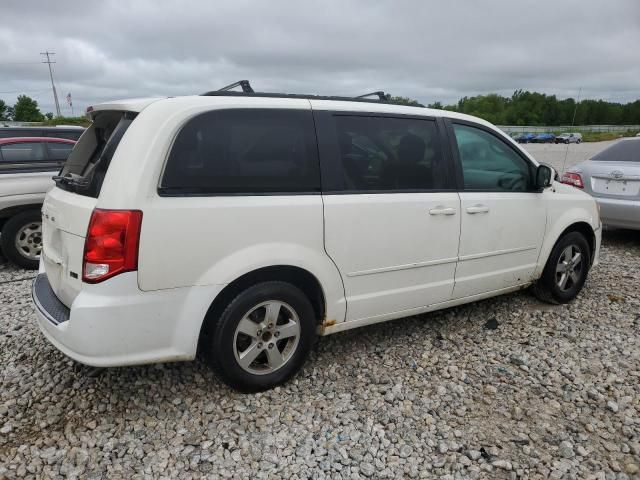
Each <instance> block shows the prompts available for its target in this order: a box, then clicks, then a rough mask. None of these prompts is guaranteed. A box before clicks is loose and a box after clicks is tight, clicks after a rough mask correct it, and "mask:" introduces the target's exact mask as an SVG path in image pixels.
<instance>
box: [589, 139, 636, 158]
mask: <svg viewBox="0 0 640 480" xmlns="http://www.w3.org/2000/svg"><path fill="white" fill-rule="evenodd" d="M591 160H597V161H599V162H603V161H604V162H640V140H635V139H634V140H619V141H617V142H616V143H614V144H613V145H611V146H610V147H608V148H605V149H604V150H602V151H601V152H599V153H597V154H596V155H595V156H594V157H592V158H591Z"/></svg>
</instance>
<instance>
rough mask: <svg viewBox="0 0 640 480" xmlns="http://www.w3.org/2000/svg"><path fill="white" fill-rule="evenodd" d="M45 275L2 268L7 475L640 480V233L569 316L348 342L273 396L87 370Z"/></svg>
mask: <svg viewBox="0 0 640 480" xmlns="http://www.w3.org/2000/svg"><path fill="white" fill-rule="evenodd" d="M536 147H538V146H536ZM539 147H547V146H539ZM550 147H555V146H550ZM573 147H574V145H571V146H570V148H573ZM32 276H33V272H27V271H24V270H18V269H14V268H12V267H10V266H8V265H6V264H0V478H22V477H28V478H62V477H69V478H92V479H99V478H105V479H106V478H109V479H114V478H115V479H117V478H122V479H130V478H147V477H165V478H202V477H206V478H238V479H245V478H294V479H295V478H299V479H302V478H317V479H321V478H338V479H339V478H344V479H346V478H367V477H369V478H403V477H405V478H407V477H408V478H444V479H466V478H497V479H502V478H505V479H516V478H568V479H588V478H594V479H605V478H606V479H609V478H611V479H614V478H615V479H627V478H640V473H639V468H640V415H639V414H640V340H639V334H640V232H630V231H609V232H605V235H604V241H603V248H602V253H601V265H600V266H598V267H597V268H596V269H594V270H593V271H592V272H591V274H590V277H589V280H588V282H587V285H586V287H585V289H584V291H583V293H582V294H581V295H580V296H579V298H578V299H577V300H576V301H574V302H573V303H571V304H569V305H565V306H550V305H546V304H541V303H540V302H538V301H537V300H536V299H535V298H534V297H533V296H531V295H530V294H529V293H527V292H520V293H516V294H511V295H506V296H502V297H498V298H494V299H490V300H486V301H483V302H479V303H476V304H471V305H467V306H463V307H458V308H453V309H449V310H446V311H442V312H434V313H431V314H427V315H421V316H416V317H412V318H409V319H403V320H397V321H395V322H390V323H385V324H378V325H374V326H370V327H365V328H362V329H357V330H353V331H350V332H345V333H341V334H336V335H333V336H330V337H326V338H324V339H322V340H321V341H320V342H319V344H318V346H317V348H316V349H315V350H314V352H313V353H312V355H311V358H310V361H309V362H308V363H307V364H306V366H305V367H304V369H303V370H302V372H301V373H300V374H299V375H298V376H297V377H295V378H294V380H293V381H291V382H290V383H288V384H287V385H285V386H283V387H280V388H277V389H275V390H272V391H269V392H265V393H260V394H256V395H242V394H238V393H236V392H234V391H231V390H229V389H228V388H227V387H226V386H224V385H223V384H222V383H221V382H220V381H219V380H218V379H217V378H216V377H215V376H214V375H213V374H212V373H211V372H210V370H209V369H208V368H207V367H206V366H205V365H204V364H202V363H200V362H192V363H181V364H163V365H153V366H147V367H135V368H133V367H132V368H118V369H106V370H96V369H92V368H89V367H86V366H82V365H79V364H76V363H74V362H73V361H71V360H69V359H67V358H66V357H65V356H64V355H62V354H61V353H59V352H58V351H57V350H56V349H55V348H54V347H52V346H51V345H49V343H48V342H47V341H46V340H45V339H44V338H43V337H42V335H41V334H40V332H39V331H38V329H37V327H36V325H35V321H34V314H33V311H32V306H31V299H30V292H29V290H30V286H31V281H32V280H31V279H30V277H32ZM25 279H26V280H25Z"/></svg>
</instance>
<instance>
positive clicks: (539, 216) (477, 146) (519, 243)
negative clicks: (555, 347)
mask: <svg viewBox="0 0 640 480" xmlns="http://www.w3.org/2000/svg"><path fill="white" fill-rule="evenodd" d="M450 125H451V128H450V130H449V132H450V134H451V135H452V136H453V137H454V139H455V142H453V143H454V148H453V150H454V156H457V165H458V166H459V182H460V183H461V184H462V188H461V191H460V202H461V216H462V218H461V234H460V249H459V252H458V266H457V269H456V278H455V287H454V292H453V297H454V298H463V297H468V296H472V295H476V294H482V293H486V292H491V291H496V290H501V289H504V288H508V287H512V286H515V285H520V284H524V283H527V282H528V281H530V280H531V277H532V275H533V272H534V270H535V268H536V265H537V261H538V254H539V253H540V248H541V245H542V240H543V237H544V233H545V227H546V203H545V200H544V199H543V196H542V195H541V194H540V193H538V192H537V191H535V188H534V179H535V165H533V163H532V162H530V161H529V160H528V159H527V158H526V157H525V156H524V155H522V154H520V153H519V152H518V151H516V149H515V148H514V147H513V145H511V144H510V143H509V142H508V141H507V140H506V139H503V138H501V136H500V135H499V134H498V133H497V132H494V131H493V130H491V129H490V128H487V127H484V126H481V125H476V124H472V123H469V122H462V121H454V122H451V123H450Z"/></svg>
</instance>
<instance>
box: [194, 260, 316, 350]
mask: <svg viewBox="0 0 640 480" xmlns="http://www.w3.org/2000/svg"><path fill="white" fill-rule="evenodd" d="M268 281H283V282H289V283H291V284H292V285H295V286H296V287H298V288H299V289H300V290H302V292H303V293H304V294H305V295H306V296H307V298H309V301H310V302H311V305H312V306H313V310H314V312H315V314H316V321H317V322H318V324H321V323H322V321H323V319H324V317H325V311H326V302H325V295H324V291H323V289H322V285H321V284H320V282H319V281H318V279H317V278H316V276H315V275H313V274H312V273H311V272H309V271H308V270H305V269H303V268H300V267H294V266H291V265H273V266H269V267H263V268H259V269H257V270H253V271H251V272H248V273H245V274H244V275H242V276H240V277H238V278H236V279H235V280H234V281H233V282H231V283H229V284H227V286H225V287H224V288H223V289H222V291H221V292H220V293H219V294H218V295H216V298H215V299H214V300H213V302H212V303H211V305H210V306H209V308H208V309H207V313H206V315H205V318H204V319H203V322H202V327H201V330H200V339H199V342H198V343H200V342H201V341H202V339H203V337H206V336H208V335H209V334H210V333H211V331H212V327H213V326H214V325H215V323H216V321H217V319H218V318H219V317H220V315H221V314H222V312H223V311H224V309H225V308H226V306H227V305H228V304H229V302H231V301H232V300H233V299H234V298H235V297H236V296H238V295H239V294H240V293H241V292H242V291H244V290H246V289H247V288H249V287H251V286H252V285H255V284H257V283H260V282H268Z"/></svg>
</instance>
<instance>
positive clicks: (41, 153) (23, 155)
mask: <svg viewBox="0 0 640 480" xmlns="http://www.w3.org/2000/svg"><path fill="white" fill-rule="evenodd" d="M0 152H2V156H1V158H2V161H3V162H6V163H10V162H16V163H20V162H39V161H43V160H46V158H47V156H46V152H45V150H44V144H43V143H41V142H24V143H11V144H9V145H2V146H0Z"/></svg>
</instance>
